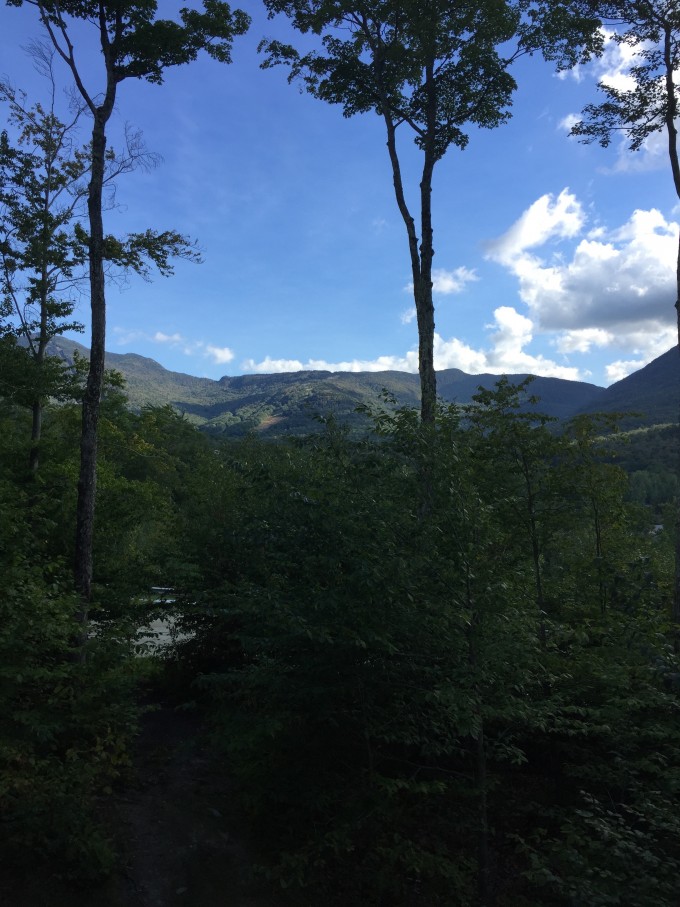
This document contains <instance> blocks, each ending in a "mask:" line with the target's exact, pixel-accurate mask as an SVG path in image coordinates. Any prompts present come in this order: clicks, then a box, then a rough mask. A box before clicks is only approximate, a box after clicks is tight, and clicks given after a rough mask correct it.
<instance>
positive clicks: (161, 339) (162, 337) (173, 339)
mask: <svg viewBox="0 0 680 907" xmlns="http://www.w3.org/2000/svg"><path fill="white" fill-rule="evenodd" d="M151 339H152V340H153V342H154V343H182V342H183V341H184V337H182V335H181V334H164V333H163V331H156V333H155V334H154V335H153V337H152V338H151Z"/></svg>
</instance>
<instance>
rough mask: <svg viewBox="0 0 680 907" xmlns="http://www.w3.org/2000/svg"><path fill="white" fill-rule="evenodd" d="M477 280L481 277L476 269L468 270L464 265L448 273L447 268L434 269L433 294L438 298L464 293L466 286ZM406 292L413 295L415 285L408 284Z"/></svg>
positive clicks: (405, 288)
mask: <svg viewBox="0 0 680 907" xmlns="http://www.w3.org/2000/svg"><path fill="white" fill-rule="evenodd" d="M475 280H479V277H478V276H477V274H476V272H475V271H474V269H472V268H466V267H465V266H464V265H462V266H461V267H459V268H454V270H453V271H447V270H446V268H433V269H432V292H433V293H434V294H435V295H437V296H452V295H454V294H455V293H462V292H463V290H464V289H465V286H466V285H467V284H468V283H471V282H473V281H475ZM404 290H406V291H408V292H409V293H412V292H413V283H407V284H406V286H405V287H404Z"/></svg>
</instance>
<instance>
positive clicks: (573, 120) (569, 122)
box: [557, 113, 581, 134]
mask: <svg viewBox="0 0 680 907" xmlns="http://www.w3.org/2000/svg"><path fill="white" fill-rule="evenodd" d="M580 121H581V117H580V116H579V115H578V114H577V113H568V114H567V115H566V116H565V117H562V119H561V120H560V121H559V123H558V124H557V128H558V129H563V130H564V131H565V132H566V133H567V134H568V133H570V132H571V130H572V129H573V128H574V126H575V125H576V124H577V123H579V122H580Z"/></svg>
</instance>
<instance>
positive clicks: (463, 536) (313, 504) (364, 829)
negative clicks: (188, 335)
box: [175, 384, 680, 907]
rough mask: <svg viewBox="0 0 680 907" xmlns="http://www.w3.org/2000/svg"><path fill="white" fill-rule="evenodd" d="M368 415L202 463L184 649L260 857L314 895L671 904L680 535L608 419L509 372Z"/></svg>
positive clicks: (195, 494)
mask: <svg viewBox="0 0 680 907" xmlns="http://www.w3.org/2000/svg"><path fill="white" fill-rule="evenodd" d="M376 419H377V426H378V431H379V435H380V443H376V442H375V441H374V442H365V443H361V444H358V443H352V442H350V441H348V440H347V438H346V437H345V436H344V435H343V432H341V431H340V430H339V429H338V427H337V426H336V425H335V424H334V423H332V422H331V423H330V424H329V425H328V426H327V428H326V431H325V432H324V433H323V434H321V435H319V436H316V437H314V438H312V439H310V441H309V442H308V443H302V444H298V445H296V446H292V447H288V448H280V447H269V446H262V445H260V444H258V443H256V442H254V441H252V442H247V443H244V444H240V445H237V446H233V445H232V446H228V447H225V448H221V449H220V450H219V451H217V452H216V453H215V464H214V467H213V468H212V469H211V470H210V476H209V477H208V476H201V475H198V474H196V475H194V476H193V477H192V479H193V481H192V484H191V494H190V496H189V499H188V501H187V503H188V505H189V508H190V512H191V516H190V518H189V520H188V522H187V524H186V527H185V531H186V529H188V528H190V532H189V533H188V534H187V535H186V537H185V538H184V540H183V543H182V550H183V552H184V553H185V556H186V557H187V559H188V560H190V561H191V562H192V563H193V564H194V565H195V569H194V575H195V582H194V583H193V584H191V586H190V594H189V597H190V598H191V600H192V601H195V602H196V603H197V607H195V608H194V609H193V610H189V611H187V612H186V614H185V618H184V625H185V628H187V629H189V630H192V631H193V632H194V634H195V635H194V637H193V638H192V639H191V640H189V641H188V642H185V643H183V644H182V645H180V646H179V647H178V651H177V655H176V658H178V659H179V662H178V663H177V662H176V663H175V664H176V665H177V664H179V666H183V671H184V672H185V673H184V676H185V677H196V678H197V680H196V683H197V690H198V691H201V692H202V694H203V695H204V696H207V697H208V701H209V702H211V703H212V706H213V710H214V719H215V727H216V736H217V738H218V740H220V741H221V743H222V745H223V746H224V748H225V751H226V753H227V754H228V756H229V762H230V764H231V765H232V766H233V768H234V771H235V772H236V773H237V774H238V775H239V777H240V778H241V783H242V787H243V792H244V798H245V801H246V802H247V804H248V806H249V807H250V809H251V814H252V816H253V819H254V821H255V823H256V827H257V828H258V829H259V832H260V835H261V837H262V840H263V841H264V843H265V845H266V853H267V855H268V859H267V865H268V867H269V869H268V872H269V873H270V874H271V875H273V876H274V877H277V878H279V879H280V880H281V882H282V884H284V885H287V886H288V885H302V886H303V889H302V891H301V892H300V893H299V895H296V897H297V898H299V899H298V900H297V903H310V904H312V903H318V898H319V897H320V892H321V893H322V894H323V897H324V898H326V899H330V900H332V901H333V902H337V903H341V904H347V903H362V904H374V903H375V904H387V903H389V904H407V903H408V904H411V903H423V904H435V903H441V904H451V903H457V904H458V903H459V904H470V905H472V904H480V903H481V904H487V903H488V904H490V903H492V902H493V903H496V904H507V905H513V907H514V905H519V904H527V905H529V904H531V905H535V904H539V903H540V904H555V905H562V904H564V905H571V904H588V905H600V904H602V905H604V904H628V905H631V907H632V905H639V904H642V905H644V904H649V905H652V904H668V905H670V904H673V903H674V902H675V895H676V893H677V885H676V874H677V871H678V868H679V863H678V861H679V859H680V854H679V853H678V848H677V830H678V829H677V828H676V825H677V820H676V815H675V809H674V801H675V797H676V795H677V784H678V781H679V780H680V775H679V774H678V769H679V768H680V762H679V761H678V760H679V757H680V749H679V747H680V738H679V737H678V733H677V728H676V721H675V715H676V712H677V699H676V692H677V691H676V687H677V683H676V678H677V676H678V675H677V673H676V671H677V665H676V664H675V661H674V658H673V656H672V654H671V651H670V649H669V647H668V646H667V645H666V643H665V641H664V640H665V636H664V631H665V629H666V622H667V617H668V613H667V612H668V583H669V576H670V570H671V550H670V545H669V541H668V539H667V538H666V537H665V535H664V533H661V534H658V535H654V534H650V532H649V530H648V523H647V521H645V520H644V519H641V517H640V514H639V513H638V512H637V511H634V510H629V508H628V507H627V505H626V504H625V501H624V493H625V486H626V481H625V475H624V474H623V473H622V472H620V470H618V468H617V467H613V466H610V465H608V464H606V463H603V462H602V454H601V452H600V451H599V449H598V448H599V444H598V442H597V441H596V438H597V436H598V432H599V430H600V428H601V427H600V424H599V423H598V422H597V421H592V420H585V419H582V420H579V421H578V422H577V423H575V424H574V425H573V426H572V429H571V431H570V432H569V433H567V434H565V435H564V436H563V437H562V438H555V436H554V434H553V433H552V432H551V431H549V429H548V426H547V425H546V424H545V421H544V420H538V421H537V420H536V419H534V418H532V417H530V416H527V415H525V414H523V413H522V411H521V409H520V407H519V399H518V394H517V392H516V391H515V390H514V389H513V388H511V387H509V386H508V385H507V384H501V385H500V386H499V388H498V390H497V391H496V392H493V393H489V392H485V393H483V394H481V395H480V398H479V405H478V406H477V407H475V408H473V409H471V410H470V411H469V412H468V413H467V414H466V416H465V418H464V419H463V420H462V421H461V414H460V413H459V412H457V411H456V410H455V409H448V408H447V409H443V410H441V411H440V414H439V420H438V426H437V431H436V432H435V433H434V434H432V435H430V436H428V435H427V434H426V435H423V434H422V431H421V429H420V427H419V426H418V421H417V417H416V415H415V413H414V412H413V411H410V410H404V411H398V412H397V414H396V415H393V414H390V413H388V412H385V413H382V414H378V415H377V417H376ZM200 527H202V528H200ZM187 575H189V573H187ZM175 670H177V666H176V667H175ZM196 695H198V693H197V694H196ZM306 891H308V893H305V892H306Z"/></svg>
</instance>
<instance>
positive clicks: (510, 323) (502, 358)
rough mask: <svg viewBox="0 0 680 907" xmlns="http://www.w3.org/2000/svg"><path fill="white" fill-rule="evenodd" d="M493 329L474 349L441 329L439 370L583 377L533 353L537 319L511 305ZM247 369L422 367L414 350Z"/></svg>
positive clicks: (268, 361)
mask: <svg viewBox="0 0 680 907" xmlns="http://www.w3.org/2000/svg"><path fill="white" fill-rule="evenodd" d="M487 328H488V329H489V330H492V331H493V333H492V334H491V337H490V340H491V346H490V347H489V348H488V349H475V348H474V347H471V346H469V345H468V344H466V343H464V342H463V341H462V340H459V339H458V338H457V337H452V338H450V339H449V340H445V339H444V338H443V337H441V335H440V334H435V337H434V364H435V368H436V369H438V370H441V369H446V368H459V369H461V370H462V371H464V372H468V373H469V374H473V375H474V374H480V373H484V372H490V373H491V374H494V375H501V374H504V373H508V374H512V373H516V372H533V373H536V374H540V375H548V376H553V377H556V378H569V379H572V380H578V379H579V377H580V376H579V370H578V369H577V368H572V367H567V366H561V365H558V364H557V363H555V362H553V361H552V360H550V359H546V358H545V357H543V356H533V355H531V354H530V353H527V352H525V350H524V347H525V346H527V345H528V344H529V343H531V340H532V337H533V325H532V322H531V320H530V319H529V318H527V317H526V316H524V315H521V314H520V313H519V312H517V311H516V310H515V309H513V308H511V307H510V306H501V307H500V308H497V309H496V311H495V312H494V323H493V324H491V325H487ZM242 368H243V370H244V371H246V372H257V373H260V374H268V373H275V372H298V371H307V370H309V371H316V370H323V371H329V372H379V371H390V370H394V371H402V372H417V371H418V351H417V350H409V352H407V353H406V354H405V355H403V356H379V357H378V358H377V359H371V360H366V359H352V360H349V361H344V362H328V361H326V360H323V359H308V360H307V361H306V362H302V361H301V360H299V359H272V358H271V357H269V356H267V357H266V358H265V359H263V360H262V361H261V362H256V361H255V360H254V359H247V360H246V361H245V362H243V363H242Z"/></svg>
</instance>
